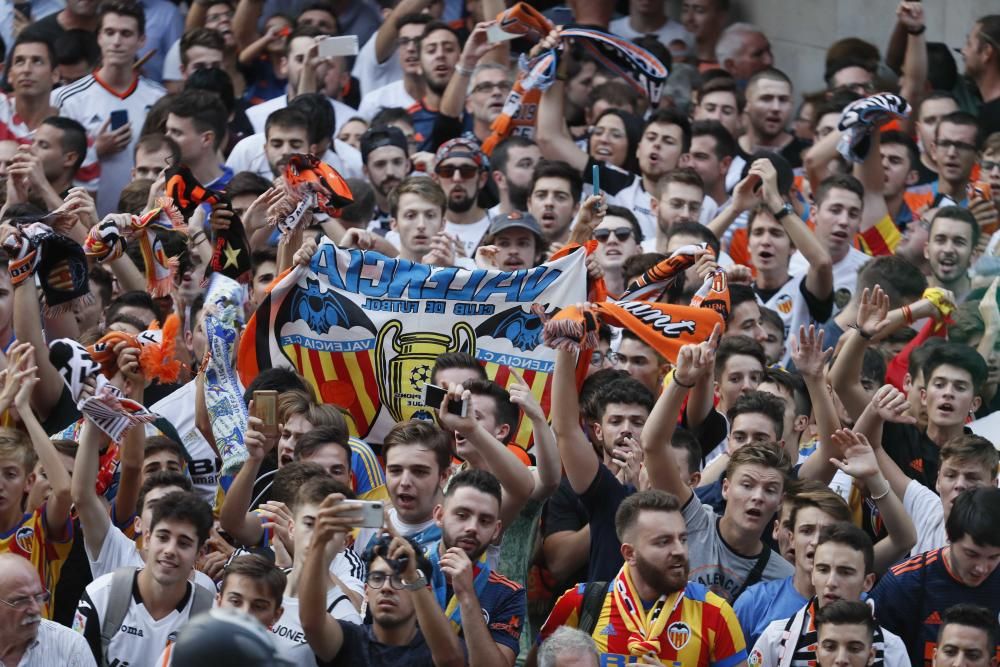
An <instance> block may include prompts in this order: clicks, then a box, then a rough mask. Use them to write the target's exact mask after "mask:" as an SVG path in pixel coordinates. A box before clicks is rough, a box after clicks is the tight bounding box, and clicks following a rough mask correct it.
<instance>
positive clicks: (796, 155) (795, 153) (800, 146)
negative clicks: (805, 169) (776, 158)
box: [778, 135, 812, 169]
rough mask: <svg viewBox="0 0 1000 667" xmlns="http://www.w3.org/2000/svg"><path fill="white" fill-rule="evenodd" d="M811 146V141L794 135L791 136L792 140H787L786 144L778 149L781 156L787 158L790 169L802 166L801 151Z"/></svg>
mask: <svg viewBox="0 0 1000 667" xmlns="http://www.w3.org/2000/svg"><path fill="white" fill-rule="evenodd" d="M810 146H812V143H811V142H808V141H802V140H801V139H799V138H798V137H796V136H794V135H793V136H792V140H791V141H790V142H788V145H787V146H785V147H784V148H782V149H781V150H780V151H778V154H779V155H781V157H783V158H785V159H786V160H788V164H789V165H791V167H792V169H798V168H799V167H801V166H802V153H803V152H804V151H805V150H806V149H808V148H809V147H810Z"/></svg>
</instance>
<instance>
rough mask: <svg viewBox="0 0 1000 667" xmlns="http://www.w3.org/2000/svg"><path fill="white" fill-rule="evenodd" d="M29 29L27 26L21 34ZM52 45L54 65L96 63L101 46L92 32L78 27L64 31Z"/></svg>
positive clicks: (99, 56) (26, 32) (99, 55)
mask: <svg viewBox="0 0 1000 667" xmlns="http://www.w3.org/2000/svg"><path fill="white" fill-rule="evenodd" d="M30 30H31V27H30V26H29V27H28V28H26V29H25V31H24V32H23V33H21V34H22V35H23V34H28V32H29V31H30ZM53 46H54V47H55V53H56V62H55V64H56V65H75V64H77V63H79V62H81V61H83V62H85V63H87V64H88V65H96V64H97V62H98V61H99V60H100V59H101V48H100V47H99V46H98V45H97V39H96V38H95V37H94V33H92V32H89V31H87V30H81V29H80V28H73V29H72V30H66V31H64V32H63V34H62V35H60V36H59V40H58V41H57V42H56V43H55V44H54V45H53Z"/></svg>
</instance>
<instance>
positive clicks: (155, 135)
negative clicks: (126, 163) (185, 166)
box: [132, 132, 181, 164]
mask: <svg viewBox="0 0 1000 667" xmlns="http://www.w3.org/2000/svg"><path fill="white" fill-rule="evenodd" d="M164 146H166V147H167V150H168V151H170V163H171V164H179V163H180V161H181V149H180V146H178V145H177V142H176V141H174V140H173V139H171V138H170V137H168V136H167V135H165V134H163V133H162V132H148V133H146V134H144V135H142V136H141V137H139V141H137V142H135V151H134V152H133V153H132V159H133V161H134V160H135V156H136V155H137V154H138V153H139V149H140V148H142V149H143V150H144V151H150V152H155V151H158V150H160V149H161V148H163V147H164Z"/></svg>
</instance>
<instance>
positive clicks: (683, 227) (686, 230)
mask: <svg viewBox="0 0 1000 667" xmlns="http://www.w3.org/2000/svg"><path fill="white" fill-rule="evenodd" d="M675 236H693V237H695V238H697V239H701V242H702V243H707V244H708V247H709V248H711V249H712V252H714V253H715V256H716V258H718V256H719V253H720V251H721V250H722V244H721V243H719V237H718V236H716V235H715V233H714V232H712V230H711V229H709V228H708V227H707V226H705V225H703V224H701V223H700V222H675V223H674V224H672V225H671V226H670V229H668V230H667V236H666V240H667V243H668V244H669V243H670V240H671V239H672V238H674V237H675Z"/></svg>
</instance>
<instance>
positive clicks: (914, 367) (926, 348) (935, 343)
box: [906, 336, 948, 380]
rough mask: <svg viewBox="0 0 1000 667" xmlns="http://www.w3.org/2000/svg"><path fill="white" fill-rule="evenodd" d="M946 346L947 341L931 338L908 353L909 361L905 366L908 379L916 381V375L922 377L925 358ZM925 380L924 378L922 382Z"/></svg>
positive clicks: (935, 337)
mask: <svg viewBox="0 0 1000 667" xmlns="http://www.w3.org/2000/svg"><path fill="white" fill-rule="evenodd" d="M947 344H948V341H946V340H945V339H943V338H938V337H937V336H932V337H930V338H928V339H927V340H926V341H924V343H923V345H920V346H918V347H917V348H915V349H914V350H912V351H911V352H910V359H909V361H908V362H907V364H906V372H907V373H909V375H910V379H912V380H916V378H917V374H918V373H920V374H921V375H923V372H924V364H925V363H926V362H927V358H928V357H930V356H931V352H933V351H934V350H936V349H937V348H939V347H941V346H942V345H947ZM926 379H927V378H926V377H925V378H924V380H926Z"/></svg>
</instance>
